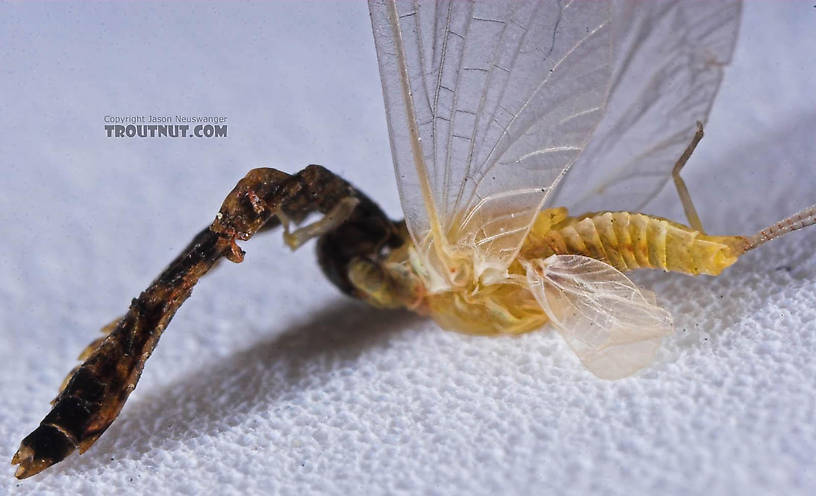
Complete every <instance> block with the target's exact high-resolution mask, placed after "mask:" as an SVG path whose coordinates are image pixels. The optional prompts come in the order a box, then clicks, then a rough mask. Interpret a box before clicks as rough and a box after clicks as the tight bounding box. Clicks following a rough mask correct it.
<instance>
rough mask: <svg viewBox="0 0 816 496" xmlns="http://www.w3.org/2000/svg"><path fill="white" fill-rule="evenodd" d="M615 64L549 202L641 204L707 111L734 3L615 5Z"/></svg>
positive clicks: (727, 54)
mask: <svg viewBox="0 0 816 496" xmlns="http://www.w3.org/2000/svg"><path fill="white" fill-rule="evenodd" d="M613 5H614V8H613V17H612V26H613V38H614V47H615V67H614V75H613V84H612V87H611V89H610V93H609V102H608V105H607V110H606V114H605V116H604V118H603V120H602V121H601V123H600V124H599V125H598V128H597V129H596V131H595V133H594V135H593V137H592V141H591V143H590V144H589V146H588V147H587V149H586V150H585V151H584V153H583V154H582V155H581V157H580V158H579V159H578V160H577V161H576V163H575V165H574V166H573V167H572V169H571V170H570V173H569V174H568V176H567V178H566V179H565V181H564V182H563V184H562V185H561V189H560V190H559V192H558V194H557V195H553V197H551V198H550V200H549V201H550V202H551V203H552V204H553V205H561V206H566V207H569V208H570V210H571V211H573V212H575V213H583V212H591V211H599V210H629V211H640V210H642V208H643V207H644V206H645V205H646V203H648V201H649V200H650V199H651V198H652V197H654V196H655V195H656V194H657V193H658V192H659V191H660V189H661V188H662V187H663V185H664V184H665V183H666V180H667V179H668V178H669V176H670V175H671V170H672V167H673V165H674V163H675V161H676V160H677V159H678V158H679V157H680V154H681V153H682V152H683V149H684V148H685V147H686V145H688V143H689V142H690V141H691V137H692V136H693V135H694V132H695V130H696V129H695V128H696V125H695V123H696V121H703V122H705V120H706V119H707V116H708V113H709V111H710V109H711V105H712V103H713V101H714V97H715V96H716V94H717V90H718V88H719V86H720V81H721V80H722V75H723V66H724V65H725V64H727V63H728V62H729V61H730V60H731V54H732V52H733V50H734V44H735V41H736V37H737V31H738V25H739V19H740V2H739V1H737V0H727V1H717V2H708V1H681V2H672V1H666V0H654V1H649V2H643V1H637V0H635V1H619V2H616V3H614V4H613Z"/></svg>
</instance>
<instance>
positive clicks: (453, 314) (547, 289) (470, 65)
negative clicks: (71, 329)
mask: <svg viewBox="0 0 816 496" xmlns="http://www.w3.org/2000/svg"><path fill="white" fill-rule="evenodd" d="M370 10H371V15H372V25H373V30H374V38H375V42H376V46H377V53H378V59H379V63H380V72H381V78H382V82H383V93H384V96H385V101H386V109H387V113H388V120H389V128H390V133H391V145H392V152H393V155H394V163H395V167H396V172H397V177H398V182H399V186H400V195H401V200H402V205H403V210H404V213H405V216H406V218H405V221H403V222H394V221H392V220H390V219H388V218H387V217H386V215H385V214H384V213H383V212H382V211H381V210H380V208H379V207H377V205H375V204H374V203H373V202H372V201H371V200H370V199H369V198H368V197H366V196H365V195H364V194H363V193H361V192H359V191H358V190H356V189H355V188H354V187H353V186H351V185H350V184H349V183H347V182H346V181H345V180H343V179H341V178H339V177H337V176H336V175H334V174H332V173H331V172H329V171H328V170H326V169H324V168H323V167H320V166H309V167H307V168H305V169H304V170H302V171H300V172H298V173H296V174H291V175H290V174H287V173H284V172H281V171H278V170H275V169H254V170H252V171H250V172H249V173H248V174H247V175H246V177H244V178H243V179H242V180H241V181H240V182H239V183H238V184H237V186H236V187H235V188H234V189H233V190H232V191H231V192H230V193H229V195H228V196H227V198H226V200H225V201H224V203H223V204H222V206H221V209H220V210H219V212H218V214H217V215H216V218H215V220H214V221H213V223H212V224H211V225H210V226H208V227H207V228H205V229H204V230H202V231H201V232H200V233H199V234H198V235H197V236H196V237H195V238H194V239H193V241H192V242H191V243H190V244H189V245H188V246H187V248H186V249H185V250H184V251H183V252H182V253H181V254H180V255H179V256H178V257H177V258H176V259H175V260H174V261H173V262H172V263H171V264H170V265H169V266H168V267H167V269H165V270H164V271H163V272H162V273H161V274H160V275H159V276H158V278H156V280H155V281H154V282H153V283H152V284H151V285H150V287H149V288H148V289H147V290H145V291H144V292H143V293H142V294H141V295H139V297H138V298H136V299H134V300H133V301H132V303H131V305H130V307H129V309H128V311H127V313H126V314H125V315H124V316H123V317H121V318H119V319H117V320H116V321H115V322H114V323H112V324H111V325H109V326H107V327H106V328H105V329H104V331H105V332H106V334H105V336H104V337H102V338H100V339H98V340H95V341H94V342H93V343H91V345H90V346H89V347H88V348H87V349H86V350H85V351H84V352H83V353H82V356H81V359H84V362H83V363H82V364H81V365H80V366H78V367H77V368H76V369H74V370H73V371H72V372H71V373H70V374H69V375H68V377H67V378H66V380H65V382H64V384H63V387H62V388H61V390H60V392H59V394H58V396H57V397H56V398H55V400H54V401H53V403H52V405H53V409H52V410H51V412H50V413H49V414H48V415H46V417H45V418H44V419H43V420H42V422H41V423H40V426H39V427H37V429H35V430H34V431H33V432H32V433H31V434H29V435H28V436H27V437H26V438H24V439H23V441H22V443H21V446H20V449H19V450H18V451H17V453H16V454H15V455H14V458H13V460H12V462H13V463H15V464H19V467H18V469H17V473H16V475H17V477H21V478H23V477H28V476H31V475H33V474H36V473H38V472H40V471H42V470H43V469H45V468H46V467H48V466H50V465H52V464H54V463H56V462H58V461H60V460H62V459H63V458H65V457H66V456H67V455H68V454H70V453H71V452H72V451H74V450H76V449H79V451H80V452H82V451H85V450H87V449H88V448H89V447H90V446H91V445H92V444H93V443H94V442H95V441H96V439H98V437H99V436H100V435H101V434H102V433H103V432H104V431H105V429H107V427H108V426H109V425H110V424H111V423H112V422H113V420H114V419H115V418H116V416H117V415H118V414H119V412H120V410H121V408H122V406H123V405H124V403H125V401H126V399H127V397H128V395H129V394H130V392H131V391H132V390H133V389H134V388H135V386H136V383H137V381H138V379H139V376H140V374H141V371H142V368H143V367H144V364H145V361H146V360H147V358H148V357H149V355H150V353H151V352H152V350H153V348H154V347H155V346H156V344H157V342H158V339H159V336H160V335H161V333H162V332H163V331H164V329H165V328H166V326H167V325H168V323H169V322H170V320H171V319H172V317H173V315H174V314H175V312H176V310H177V309H178V308H179V306H180V305H181V304H182V303H183V302H184V300H185V299H186V298H187V297H189V296H190V293H191V291H192V288H193V286H194V285H195V284H196V283H197V281H198V280H199V278H200V277H201V276H203V275H204V274H205V273H206V272H207V271H208V270H210V269H211V268H213V267H214V266H215V265H216V264H217V263H218V262H219V261H220V259H221V258H226V259H228V260H230V261H232V262H240V261H242V260H243V256H244V252H243V250H242V249H241V248H240V247H239V246H238V244H237V242H238V241H245V240H248V239H249V238H251V237H252V236H254V235H255V234H257V233H259V232H262V231H266V230H270V229H272V228H275V227H278V226H281V225H282V226H283V228H284V240H285V241H286V243H287V244H288V245H289V246H290V247H291V248H293V249H295V248H298V247H299V246H301V245H302V244H303V243H305V242H306V241H308V240H310V239H312V238H317V252H318V261H319V263H320V266H321V268H322V269H323V271H324V273H325V274H326V276H327V278H328V279H329V280H330V281H331V282H332V283H334V284H335V285H336V286H337V287H338V288H339V289H340V290H341V291H343V292H344V293H346V294H349V295H351V296H354V297H357V298H361V299H363V300H365V301H368V302H370V303H372V304H374V305H377V306H380V307H387V308H396V307H405V308H409V309H411V310H414V311H417V312H420V313H423V314H427V315H430V316H431V317H432V318H434V319H435V320H436V321H437V322H438V323H439V324H440V325H441V326H442V327H445V328H448V329H453V330H457V331H462V332H469V333H478V334H516V333H521V332H526V331H530V330H533V329H538V328H540V327H542V326H544V325H545V324H547V323H551V324H553V325H554V327H555V328H556V329H557V330H558V331H559V332H560V333H561V335H562V336H563V337H564V338H565V340H566V341H567V343H568V344H569V345H570V347H571V348H572V349H573V350H574V351H575V352H576V354H577V355H578V357H579V358H580V359H581V361H582V362H583V363H584V365H585V366H586V367H587V368H588V369H589V370H590V371H592V372H593V373H595V374H596V375H598V376H600V377H604V378H610V379H612V378H619V377H624V376H626V375H629V374H631V373H633V372H635V371H636V370H638V369H640V368H642V367H644V366H646V365H647V364H648V363H649V362H650V361H652V359H653V357H654V354H655V351H656V349H657V348H658V346H659V345H660V341H661V339H662V337H663V336H665V335H666V334H668V333H670V332H671V330H672V319H671V316H670V315H669V313H668V312H667V311H666V310H664V309H662V308H661V307H660V306H658V305H657V303H656V300H655V297H654V296H653V295H652V294H651V293H650V292H648V291H646V290H643V289H640V288H638V287H637V286H636V285H635V284H634V283H633V282H632V281H631V280H630V279H628V278H627V277H626V276H625V275H624V272H626V271H630V270H633V269H638V268H656V269H662V270H670V271H676V272H683V273H687V274H710V275H717V274H719V273H720V272H721V271H722V270H724V269H725V268H726V267H728V266H729V265H731V264H733V263H734V262H735V261H736V260H737V258H738V257H739V256H740V255H741V254H742V253H744V252H745V251H747V250H750V249H753V248H755V247H756V246H759V245H760V244H762V243H764V242H766V241H768V240H770V239H774V238H776V237H778V236H780V235H782V234H785V233H787V232H790V231H792V230H796V229H799V228H802V227H805V226H808V225H811V224H814V223H816V206H813V207H810V208H808V209H805V210H803V211H802V212H800V213H798V214H796V215H794V216H792V217H790V218H788V219H785V220H783V221H780V222H779V223H777V224H775V225H773V226H771V227H769V228H768V229H766V230H763V231H762V232H760V233H759V234H757V235H755V236H750V237H744V236H711V235H708V234H706V233H705V232H704V230H703V228H702V225H701V223H700V221H699V217H698V216H697V214H696V211H695V209H694V206H693V204H692V202H691V199H690V196H689V194H688V191H687V190H686V188H685V185H684V184H683V182H682V179H681V178H680V175H679V172H680V170H681V169H682V167H683V165H684V164H685V162H686V160H687V159H688V158H689V156H690V155H691V152H692V151H693V149H694V146H695V145H696V144H697V142H698V141H699V140H700V138H701V137H702V125H701V124H699V123H698V124H697V125H696V126H695V124H694V123H695V122H696V121H697V120H702V119H704V118H705V115H706V114H707V112H708V110H709V108H710V105H711V101H712V99H713V97H714V95H715V93H716V90H717V87H718V85H719V81H720V78H721V75H722V66H723V65H724V64H726V63H727V62H728V59H729V57H730V53H731V50H732V47H733V43H734V40H735V37H736V23H737V20H738V15H739V5H738V4H737V3H736V2H706V3H696V2H695V3H688V4H683V3H674V2H649V3H639V2H632V3H627V2H618V3H615V4H614V5H613V8H612V9H611V10H610V8H609V6H608V5H606V3H605V2H599V1H592V2H582V1H580V0H574V1H570V2H565V3H562V2H559V1H556V0H552V1H546V0H542V1H525V2H521V1H520V2H506V3H505V2H493V1H476V2H459V1H450V2H446V1H440V2H439V3H434V2H425V1H412V2H396V1H394V0H371V3H370ZM692 136H693V137H692ZM590 137H591V138H592V140H591V141H590ZM689 142H690V144H689ZM683 147H685V151H683V150H684V149H683ZM678 157H679V158H678ZM669 177H673V178H674V181H675V185H676V187H677V191H678V193H679V195H680V198H681V201H682V203H683V206H684V209H685V211H686V214H687V217H688V219H689V224H690V226H685V225H682V224H679V223H675V222H672V221H669V220H667V219H663V218H659V217H655V216H651V215H647V214H644V213H637V212H639V211H640V208H638V207H639V206H640V205H642V204H644V203H645V202H647V201H648V200H649V199H650V198H651V197H652V196H653V195H654V194H655V193H656V192H657V191H659V189H660V188H661V187H662V186H663V185H664V183H665V181H666V180H667V179H668V178H669ZM604 202H608V204H605V205H604ZM567 208H569V211H568V210H567ZM605 209H607V210H605ZM312 213H319V214H322V218H321V220H318V221H317V222H314V223H312V224H309V225H306V226H299V227H297V228H295V229H294V230H291V228H292V227H293V226H294V225H299V224H300V223H301V221H303V220H304V219H305V218H306V217H307V216H308V215H310V214H312ZM571 214H573V215H574V214H577V216H571Z"/></svg>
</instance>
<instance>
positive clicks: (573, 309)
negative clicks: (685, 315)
mask: <svg viewBox="0 0 816 496" xmlns="http://www.w3.org/2000/svg"><path fill="white" fill-rule="evenodd" d="M522 263H523V265H524V266H525V269H526V271H527V281H528V284H529V288H530V291H532V293H533V294H534V295H535V298H536V300H537V301H538V303H539V304H540V305H541V307H542V308H543V309H544V312H545V313H546V314H547V316H548V317H549V319H550V321H552V323H553V324H554V325H555V326H556V328H557V329H558V332H559V333H560V334H561V336H562V337H563V338H564V340H565V341H566V342H567V344H568V345H569V346H570V348H572V350H573V351H575V353H576V355H578V358H579V359H580V360H581V362H582V363H583V364H584V366H585V367H586V368H587V369H588V370H589V371H590V372H592V373H593V374H595V375H596V376H598V377H600V378H601V379H610V380H611V379H620V378H623V377H626V376H629V375H631V374H633V373H635V372H637V371H638V370H640V369H642V368H643V367H646V366H647V365H649V364H650V363H652V362H653V361H654V358H655V355H656V352H657V349H658V348H659V347H660V344H661V341H662V339H663V336H666V335H668V334H671V332H672V331H673V323H672V318H671V314H670V313H669V312H668V311H666V310H665V309H663V308H661V307H659V306H657V305H656V304H655V302H654V297H653V295H651V294H649V293H644V292H643V291H641V290H640V289H639V288H638V287H637V286H636V285H635V284H634V283H633V282H632V281H631V280H629V279H628V278H627V277H626V276H625V275H623V274H622V273H621V272H620V271H618V270H616V269H615V268H614V267H612V266H611V265H609V264H606V263H604V262H601V261H599V260H595V259H592V258H589V257H584V256H580V255H553V256H550V257H548V258H547V259H545V260H541V259H537V260H530V261H523V262H522Z"/></svg>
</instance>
